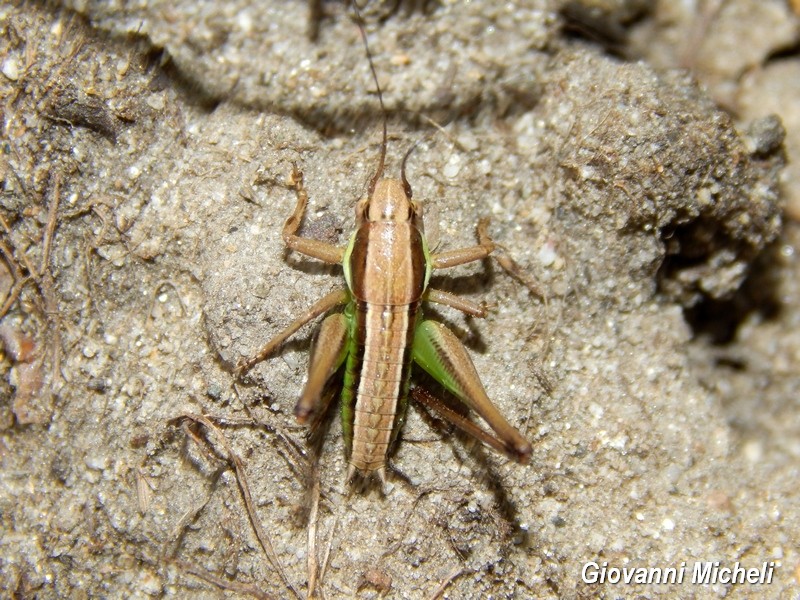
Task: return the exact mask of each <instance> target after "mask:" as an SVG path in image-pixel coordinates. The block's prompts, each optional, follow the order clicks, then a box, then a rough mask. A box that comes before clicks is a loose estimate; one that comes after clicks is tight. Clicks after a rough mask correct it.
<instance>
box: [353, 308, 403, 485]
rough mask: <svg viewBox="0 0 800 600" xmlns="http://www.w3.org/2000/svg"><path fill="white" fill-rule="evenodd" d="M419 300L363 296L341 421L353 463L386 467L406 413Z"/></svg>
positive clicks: (362, 468) (359, 467)
mask: <svg viewBox="0 0 800 600" xmlns="http://www.w3.org/2000/svg"><path fill="white" fill-rule="evenodd" d="M418 312H419V302H415V303H413V304H410V305H398V306H391V305H376V304H369V303H366V302H358V303H357V304H356V307H355V319H356V320H355V324H354V331H353V335H352V336H351V348H350V352H349V353H348V357H347V366H346V370H345V378H344V389H343V392H342V426H343V429H344V434H345V442H346V444H347V447H348V448H350V457H349V458H350V467H351V470H353V469H355V470H357V471H360V472H362V473H369V472H372V471H381V472H382V471H383V467H384V466H385V465H386V456H387V453H388V452H389V448H390V446H391V444H392V442H393V441H394V440H395V438H396V437H397V432H398V430H399V426H400V424H401V422H402V420H403V417H404V416H405V408H406V399H407V395H408V381H409V374H410V369H411V344H412V342H413V339H414V326H415V324H416V322H417V314H418Z"/></svg>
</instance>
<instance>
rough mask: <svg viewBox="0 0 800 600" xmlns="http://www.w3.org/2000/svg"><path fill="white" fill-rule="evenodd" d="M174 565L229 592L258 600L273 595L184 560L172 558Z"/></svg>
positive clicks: (266, 599)
mask: <svg viewBox="0 0 800 600" xmlns="http://www.w3.org/2000/svg"><path fill="white" fill-rule="evenodd" d="M171 562H172V563H173V564H174V565H175V566H176V567H178V568H179V569H181V570H182V571H185V572H186V573H189V574H190V575H194V576H195V577H198V578H200V579H202V580H203V581H207V582H208V583H210V584H212V585H215V586H217V587H218V588H220V589H222V590H228V591H231V592H237V593H240V594H247V595H249V596H252V597H253V598H258V599H259V600H272V599H273V596H270V595H269V594H267V593H266V592H263V591H262V590H260V589H258V588H257V587H255V586H254V585H245V584H243V583H236V582H235V581H230V580H228V579H222V578H221V577H217V576H216V575H212V574H211V573H209V572H208V571H204V570H203V569H199V568H198V567H196V566H194V565H193V564H190V563H188V562H186V561H183V560H180V559H177V558H173V559H172V561H171Z"/></svg>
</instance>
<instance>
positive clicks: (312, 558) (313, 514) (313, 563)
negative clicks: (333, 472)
mask: <svg viewBox="0 0 800 600" xmlns="http://www.w3.org/2000/svg"><path fill="white" fill-rule="evenodd" d="M319 496H320V490H319V468H318V465H317V464H315V465H314V466H313V467H312V469H311V511H310V512H309V515H308V532H307V533H308V541H307V545H308V555H307V557H306V558H307V561H308V563H307V564H308V598H309V600H310V599H311V598H319V596H318V595H317V586H318V585H321V584H322V579H321V578H320V579H319V581H318V580H317V577H318V575H319V574H320V571H319V562H318V561H317V527H318V525H319Z"/></svg>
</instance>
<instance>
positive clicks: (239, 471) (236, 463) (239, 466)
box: [179, 413, 301, 599]
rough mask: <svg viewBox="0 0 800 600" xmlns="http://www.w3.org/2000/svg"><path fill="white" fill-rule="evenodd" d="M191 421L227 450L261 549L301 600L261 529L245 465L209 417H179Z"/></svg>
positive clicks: (287, 585)
mask: <svg viewBox="0 0 800 600" xmlns="http://www.w3.org/2000/svg"><path fill="white" fill-rule="evenodd" d="M183 419H186V420H189V421H193V422H195V423H199V424H200V425H203V426H204V427H205V428H206V429H207V430H208V431H209V432H211V433H213V435H214V437H215V439H216V441H217V442H218V443H219V444H220V446H222V447H223V448H224V449H225V452H226V454H227V459H228V461H230V463H231V464H232V465H233V468H234V471H235V473H236V483H238V484H239V491H240V492H241V494H242V498H243V499H244V503H245V507H246V508H247V515H248V517H249V519H250V524H251V525H252V526H253V530H254V531H255V533H256V537H257V538H258V541H259V543H260V544H261V548H262V549H263V550H264V554H266V556H267V558H268V559H269V561H270V562H271V563H272V566H273V567H274V568H275V570H277V571H278V574H279V575H280V577H281V580H282V581H283V583H284V585H285V586H286V587H287V588H288V589H289V590H291V591H292V593H293V594H294V596H295V597H296V598H298V599H299V598H301V596H300V594H299V592H298V591H297V589H296V588H295V587H294V585H292V583H291V581H289V578H288V576H287V575H286V572H285V571H284V569H283V565H282V564H281V562H280V560H279V559H278V555H277V554H276V553H275V549H274V548H273V546H272V542H271V541H270V539H269V536H267V534H266V533H265V532H264V528H263V527H261V522H260V521H259V520H258V517H257V516H256V512H255V507H254V506H253V499H252V496H251V495H250V486H249V485H248V483H247V477H246V475H245V472H244V465H243V463H242V460H241V459H240V458H239V457H238V456H237V455H236V453H235V452H234V451H233V449H232V448H231V447H230V445H229V444H228V440H227V439H225V436H224V435H223V434H222V432H221V431H220V430H219V429H218V428H217V427H216V426H215V425H214V423H213V422H212V421H211V419H209V418H208V417H205V416H203V415H196V414H191V413H185V414H183V415H181V416H180V417H179V420H183Z"/></svg>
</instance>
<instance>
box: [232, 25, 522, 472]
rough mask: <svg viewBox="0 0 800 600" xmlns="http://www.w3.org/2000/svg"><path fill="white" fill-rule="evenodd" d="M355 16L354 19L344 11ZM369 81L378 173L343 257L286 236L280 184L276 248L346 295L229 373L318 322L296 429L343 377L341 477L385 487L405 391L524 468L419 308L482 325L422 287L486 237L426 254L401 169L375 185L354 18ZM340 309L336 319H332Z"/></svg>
mask: <svg viewBox="0 0 800 600" xmlns="http://www.w3.org/2000/svg"><path fill="white" fill-rule="evenodd" d="M356 10H357V9H356ZM356 17H357V23H358V26H359V29H360V30H361V35H362V39H363V42H364V47H365V49H366V53H367V58H368V59H369V66H370V69H371V71H372V77H373V79H374V81H375V85H376V86H377V93H378V99H379V101H380V106H381V110H382V112H383V140H382V143H381V152H380V159H379V164H378V168H377V170H376V172H375V175H374V176H373V177H372V179H371V180H370V183H369V187H368V192H367V195H366V197H365V198H363V199H361V200H360V201H359V202H358V203H357V204H356V208H355V226H356V227H355V232H354V233H353V234H352V236H351V237H350V240H349V243H348V244H347V246H345V247H338V246H335V245H332V244H330V243H327V242H323V241H320V240H314V239H310V238H304V237H301V236H299V235H298V234H297V232H298V230H299V229H300V225H301V222H302V220H303V215H304V213H305V210H306V205H307V203H308V194H307V193H306V190H305V187H304V185H303V174H302V172H301V171H300V170H299V169H298V168H297V166H296V165H295V166H294V168H293V171H292V177H291V180H290V184H291V186H292V187H293V188H294V191H295V194H296V198H297V201H296V205H295V208H294V212H293V213H292V215H291V216H290V217H289V218H288V219H287V221H286V223H285V224H284V226H283V231H282V235H283V240H284V242H285V243H286V245H287V246H288V247H289V248H290V249H291V250H294V251H296V252H299V253H301V254H304V255H306V256H309V257H312V258H315V259H318V260H321V261H323V262H325V263H333V264H341V265H342V267H343V270H344V278H345V281H346V284H347V287H346V288H344V289H341V290H337V291H334V292H332V293H330V294H328V295H327V296H325V297H324V298H322V299H321V300H319V301H318V302H317V303H316V304H314V305H313V306H311V308H309V309H308V311H307V312H306V313H305V314H303V315H302V316H300V317H299V318H297V319H296V320H295V321H293V322H292V323H291V324H290V325H289V326H288V327H287V328H286V329H284V330H283V331H282V332H280V333H279V334H277V335H276V336H275V337H273V338H272V339H271V340H270V341H269V342H268V343H267V344H266V345H265V346H264V347H263V348H262V349H261V350H260V351H259V352H258V353H257V354H255V355H254V356H252V357H251V358H248V359H244V360H242V361H241V362H240V363H239V365H238V366H237V369H236V370H237V373H238V374H241V373H243V372H245V371H247V370H249V369H250V368H251V367H253V366H254V365H255V364H257V363H258V362H260V361H262V360H264V359H266V358H267V357H268V356H269V355H270V354H272V353H273V352H274V351H275V350H276V349H277V348H278V347H279V346H280V345H281V344H282V343H283V342H284V341H285V340H286V339H288V338H289V337H290V336H291V335H293V334H294V333H295V332H296V331H297V330H299V329H300V328H301V327H302V326H303V325H305V324H306V323H308V322H310V321H312V320H314V319H315V318H317V317H319V316H322V315H323V314H325V313H327V312H329V311H333V312H331V314H329V315H328V316H327V317H325V319H324V320H323V322H322V324H321V326H320V329H319V331H318V334H317V337H316V340H315V342H314V344H313V346H312V349H311V357H310V362H309V368H308V380H307V381H306V384H305V388H304V390H303V392H302V395H301V397H300V400H299V401H298V402H297V405H296V407H295V410H294V413H295V416H296V417H297V420H298V421H299V422H301V423H307V422H309V421H310V420H311V421H313V420H314V419H316V418H318V417H319V416H320V415H321V414H323V413H324V412H326V409H327V403H328V401H329V400H330V396H331V394H329V393H327V388H326V386H327V384H328V382H329V380H331V378H333V377H334V376H335V375H337V374H339V373H341V372H342V371H343V385H342V391H341V419H342V429H343V434H344V438H345V448H346V450H347V458H348V462H349V467H348V474H347V479H348V481H352V480H353V478H354V476H355V475H356V474H357V473H358V474H361V475H363V476H371V475H377V477H378V478H379V479H380V480H381V482H382V483H385V481H386V468H387V460H388V455H389V452H390V450H391V448H392V445H393V444H394V442H395V441H396V440H397V437H398V434H399V431H400V427H401V425H402V423H403V420H404V418H405V412H406V406H407V400H408V396H409V393H410V395H411V396H412V398H414V399H415V400H417V401H418V402H419V403H421V404H422V405H424V406H425V407H427V408H429V409H432V410H434V411H435V412H437V413H438V414H439V415H441V416H442V417H444V418H445V419H446V420H448V421H450V422H451V423H452V424H453V425H455V426H456V427H458V428H460V429H462V430H463V431H465V432H466V433H468V434H470V435H472V436H473V437H476V438H477V439H478V440H479V441H481V442H483V443H484V444H486V445H489V446H491V447H492V448H494V449H496V450H498V451H500V452H501V453H503V454H505V455H506V456H508V457H509V458H511V459H513V460H515V461H517V462H519V463H521V464H526V463H527V462H528V461H529V459H530V455H531V445H530V443H528V441H527V440H526V439H525V438H524V437H523V436H522V434H520V433H519V432H518V431H517V430H516V429H515V428H514V427H513V426H512V425H511V424H510V423H509V422H508V421H507V420H506V419H505V417H503V415H502V414H501V413H500V411H499V410H498V409H497V408H496V407H495V406H494V404H492V402H491V401H490V400H489V397H488V396H487V394H486V391H485V389H484V387H483V384H482V383H481V380H480V378H479V376H478V373H477V371H476V370H475V367H474V366H473V364H472V360H471V359H470V357H469V354H468V353H467V351H466V349H465V348H464V346H463V345H462V343H461V342H460V341H459V339H458V338H457V337H456V335H455V334H454V333H452V332H451V331H450V330H449V329H447V328H446V327H445V326H444V325H442V324H441V323H438V322H436V321H432V320H427V319H425V318H424V317H423V312H422V304H423V303H424V302H434V303H438V304H441V305H445V306H449V307H451V308H455V309H456V310H459V311H461V312H463V313H465V314H468V315H473V316H476V317H485V316H486V314H487V312H486V309H485V307H484V306H483V305H480V304H477V303H475V302H473V301H471V300H467V299H465V298H460V297H458V296H456V295H454V294H451V293H449V292H446V291H443V290H438V289H434V288H431V287H430V286H429V285H428V282H429V279H430V276H431V273H432V271H434V270H437V269H446V268H450V267H455V266H457V265H463V264H466V263H471V262H474V261H479V260H482V259H484V258H486V257H488V256H489V255H490V254H491V253H492V251H493V250H494V249H495V244H494V242H493V241H492V240H491V239H490V237H489V235H488V232H487V228H488V222H487V221H486V220H481V221H479V223H478V227H477V234H478V244H477V245H475V246H471V247H467V248H462V249H458V250H449V251H446V252H441V253H431V252H430V250H429V248H428V245H427V241H426V239H425V234H424V226H423V219H422V207H421V205H420V204H419V203H418V202H416V201H415V200H412V191H411V186H410V185H409V183H408V180H407V179H406V175H405V162H406V159H407V158H408V154H406V157H405V158H404V159H403V164H402V168H401V176H400V179H390V178H384V176H383V174H384V165H385V159H386V149H387V123H386V121H387V118H386V110H385V108H384V104H383V97H382V92H381V88H380V84H379V83H378V77H377V74H376V72H375V66H374V64H373V62H372V57H371V55H370V51H369V45H368V43H367V36H366V33H365V32H364V28H363V25H362V23H361V20H360V16H359V15H358V14H357V13H356ZM342 309H343V310H342ZM412 364H415V365H417V366H419V367H420V368H422V369H423V370H424V371H426V372H427V373H428V374H429V375H430V376H432V377H433V378H434V379H435V380H436V381H437V382H438V383H439V384H440V385H441V386H442V387H443V388H444V389H445V390H446V391H447V392H449V393H450V394H451V395H452V396H454V397H455V398H457V399H458V400H460V401H461V402H462V403H463V404H464V405H466V406H467V407H468V408H469V409H471V410H473V411H474V412H476V413H477V414H478V415H480V416H481V417H482V418H483V420H484V421H486V423H487V424H488V425H489V427H490V429H491V430H492V432H491V433H490V432H489V431H486V430H484V429H483V428H481V427H479V426H478V425H476V424H475V423H474V422H472V421H471V420H469V419H468V418H466V417H464V416H462V415H461V414H460V413H458V412H456V411H454V410H452V409H450V408H448V407H447V406H446V405H445V404H444V403H443V402H442V401H441V400H439V399H437V398H436V397H435V396H434V395H433V394H431V393H430V392H429V391H428V390H426V389H424V388H422V387H420V386H416V387H414V388H413V389H410V375H411V371H412Z"/></svg>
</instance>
